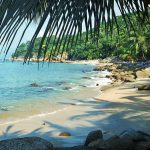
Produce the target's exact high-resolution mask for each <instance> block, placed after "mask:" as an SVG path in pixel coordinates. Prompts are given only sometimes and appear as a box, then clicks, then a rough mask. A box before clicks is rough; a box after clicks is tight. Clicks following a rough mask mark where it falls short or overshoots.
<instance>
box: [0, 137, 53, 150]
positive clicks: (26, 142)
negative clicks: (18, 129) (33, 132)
mask: <svg viewBox="0 0 150 150" xmlns="http://www.w3.org/2000/svg"><path fill="white" fill-rule="evenodd" d="M0 150H54V148H53V145H52V144H51V143H49V142H48V141H46V140H44V139H41V138H39V137H26V138H16V139H11V140H4V141H0Z"/></svg>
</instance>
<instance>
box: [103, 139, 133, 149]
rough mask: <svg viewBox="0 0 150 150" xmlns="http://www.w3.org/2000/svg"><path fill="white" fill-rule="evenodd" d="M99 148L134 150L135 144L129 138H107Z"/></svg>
mask: <svg viewBox="0 0 150 150" xmlns="http://www.w3.org/2000/svg"><path fill="white" fill-rule="evenodd" d="M100 148H103V149H106V150H135V145H134V143H133V142H132V141H130V140H125V139H120V138H111V140H110V139H109V140H107V141H106V143H105V144H104V145H102V146H101V147H100Z"/></svg>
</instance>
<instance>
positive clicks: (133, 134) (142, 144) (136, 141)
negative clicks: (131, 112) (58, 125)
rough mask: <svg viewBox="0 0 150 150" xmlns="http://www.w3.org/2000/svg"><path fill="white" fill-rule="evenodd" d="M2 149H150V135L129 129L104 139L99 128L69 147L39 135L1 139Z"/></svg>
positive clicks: (0, 149)
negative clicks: (54, 143) (56, 144)
mask: <svg viewBox="0 0 150 150" xmlns="http://www.w3.org/2000/svg"><path fill="white" fill-rule="evenodd" d="M0 150H150V135H148V134H146V133H144V132H141V131H135V130H133V129H129V130H126V131H124V132H122V133H121V134H120V135H114V136H112V137H110V138H108V139H104V137H103V134H102V131H101V130H97V131H92V132H90V133H89V134H88V136H87V138H86V140H85V143H84V145H79V146H75V147H67V148H65V147H60V148H59V147H53V145H52V144H51V143H50V142H48V141H46V140H43V139H41V138H38V137H26V138H17V139H11V140H4V141H0Z"/></svg>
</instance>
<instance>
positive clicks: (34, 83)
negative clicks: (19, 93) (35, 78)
mask: <svg viewBox="0 0 150 150" xmlns="http://www.w3.org/2000/svg"><path fill="white" fill-rule="evenodd" d="M30 86H31V87H38V86H39V85H38V84H37V83H36V82H33V83H31V84H30Z"/></svg>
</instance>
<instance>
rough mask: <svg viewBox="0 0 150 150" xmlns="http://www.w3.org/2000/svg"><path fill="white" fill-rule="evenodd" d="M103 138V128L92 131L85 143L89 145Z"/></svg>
mask: <svg viewBox="0 0 150 150" xmlns="http://www.w3.org/2000/svg"><path fill="white" fill-rule="evenodd" d="M102 138H103V134H102V131H101V130H96V131H92V132H90V133H89V134H88V136H87V138H86V141H85V144H84V145H85V146H87V145H88V144H89V143H91V142H93V141H96V140H98V139H102Z"/></svg>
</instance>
